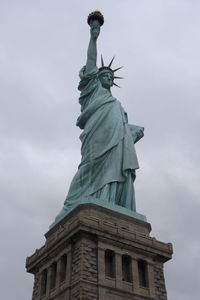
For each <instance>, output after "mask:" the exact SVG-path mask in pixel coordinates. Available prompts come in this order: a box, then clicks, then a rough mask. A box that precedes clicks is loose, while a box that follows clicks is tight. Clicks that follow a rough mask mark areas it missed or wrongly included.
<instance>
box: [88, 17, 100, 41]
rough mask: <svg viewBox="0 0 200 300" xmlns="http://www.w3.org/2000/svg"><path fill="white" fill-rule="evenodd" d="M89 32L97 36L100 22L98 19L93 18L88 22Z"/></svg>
mask: <svg viewBox="0 0 200 300" xmlns="http://www.w3.org/2000/svg"><path fill="white" fill-rule="evenodd" d="M90 27H91V32H92V35H93V37H96V38H97V37H98V36H99V33H100V24H99V21H97V20H93V21H91V22H90Z"/></svg>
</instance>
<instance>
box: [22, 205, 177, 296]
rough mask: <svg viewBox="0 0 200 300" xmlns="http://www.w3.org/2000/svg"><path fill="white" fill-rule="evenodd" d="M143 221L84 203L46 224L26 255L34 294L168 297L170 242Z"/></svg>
mask: <svg viewBox="0 0 200 300" xmlns="http://www.w3.org/2000/svg"><path fill="white" fill-rule="evenodd" d="M150 231H151V226H150V224H149V223H147V222H145V221H140V220H138V219H135V218H133V217H130V216H127V215H124V214H122V213H118V212H116V211H112V210H110V209H107V208H104V207H100V206H98V205H95V204H82V205H79V206H78V207H76V208H75V209H74V210H73V211H72V212H71V213H70V214H69V215H67V216H66V217H65V218H64V219H63V220H61V221H60V222H59V223H58V224H57V225H56V226H54V227H53V228H52V229H51V230H49V231H48V232H47V233H46V235H45V237H46V242H45V245H44V246H43V247H42V248H40V249H37V250H36V251H35V253H34V254H33V255H32V256H30V257H28V258H27V261H26V268H27V271H28V272H29V273H32V274H34V287H33V294H32V300H79V299H80V300H122V299H123V300H126V299H127V300H130V299H134V300H144V299H149V300H150V299H151V300H166V299H167V292H166V288H165V279H164V273H163V265H164V263H165V262H166V261H168V260H170V259H171V257H172V245H171V244H170V243H162V242H160V241H158V240H156V239H155V238H152V237H150Z"/></svg>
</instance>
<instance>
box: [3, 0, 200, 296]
mask: <svg viewBox="0 0 200 300" xmlns="http://www.w3.org/2000/svg"><path fill="white" fill-rule="evenodd" d="M95 8H100V9H102V11H103V13H104V15H105V20H106V22H105V25H104V26H103V28H102V32H101V36H100V39H99V43H98V52H99V54H101V53H102V54H103V55H104V57H105V61H106V62H107V61H109V60H110V59H111V57H112V56H113V55H114V54H115V55H116V59H115V65H116V66H119V65H124V69H122V70H121V71H120V75H121V76H123V77H125V80H123V81H121V82H120V85H121V87H122V88H121V89H118V90H117V89H113V95H114V96H116V97H117V98H118V99H119V100H120V101H121V102H122V104H123V106H124V107H125V109H126V110H127V112H128V115H129V121H130V123H134V124H138V125H142V126H144V127H145V138H144V139H143V140H142V141H141V142H140V143H138V145H137V153H138V157H139V161H140V170H139V171H138V173H137V180H136V201H137V209H138V211H139V212H141V213H143V214H145V215H146V216H147V218H148V220H149V222H150V223H151V224H152V236H155V237H156V238H158V239H160V240H161V241H165V242H173V245H174V258H173V260H172V261H171V262H168V263H167V264H166V266H165V275H166V284H167V290H168V297H169V299H170V300H177V299H183V300H191V299H198V297H199V291H198V282H199V280H200V272H199V268H198V266H199V264H200V259H199V250H200V241H199V230H198V229H199V227H200V221H199V218H198V216H199V209H200V204H199V194H200V187H199V169H200V164H199V146H200V145H199V138H198V136H199V134H198V128H199V126H200V124H199V123H200V121H199V120H200V108H199V96H200V88H199V79H200V78H199V77H200V74H199V73H200V72H199V70H200V61H199V51H200V42H199V39H198V36H199V26H200V24H199V23H200V21H199V15H198V12H199V8H200V4H199V3H198V1H195V0H190V1H189V0H181V1H180V0H173V1H171V0H170V1H164V2H163V1H158V0H151V1H148V0H144V1H133V0H127V1H118V2H117V3H116V1H114V0H110V1H109V2H108V1H105V0H102V1H97V0H95V1H91V0H85V1H78V0H76V1H73V4H72V2H71V1H68V3H66V1H64V0H59V1H56V2H55V1H51V0H50V1H46V0H42V1H37V0H36V1H22V0H20V1H11V0H8V1H2V2H1V4H0V19H1V23H2V26H0V35H1V41H0V103H1V109H0V144H1V148H0V195H1V199H2V205H1V224H2V226H1V228H0V233H1V237H2V239H3V240H2V243H1V245H2V246H1V258H0V263H1V275H0V276H1V278H0V281H1V284H2V288H1V291H0V296H1V298H2V299H4V300H8V299H13V297H14V298H15V299H21V300H27V299H30V298H31V293H32V285H33V277H32V276H31V275H29V274H26V273H25V267H24V264H25V258H26V256H27V255H30V254H32V252H33V251H34V250H35V248H39V247H40V246H41V245H42V244H43V243H44V237H43V235H44V233H45V232H46V231H47V230H48V226H49V224H51V223H52V221H53V219H54V218H55V216H56V214H57V212H58V211H59V210H60V209H61V207H62V205H63V202H64V198H65V196H66V193H67V191H68V188H69V184H70V182H71V179H72V177H73V175H74V173H75V172H76V169H77V166H78V164H79V161H80V142H79V134H80V130H79V129H78V128H77V127H76V126H75V122H76V118H77V117H78V115H79V112H80V108H79V104H78V96H79V94H78V91H77V83H78V71H79V69H80V68H81V66H82V65H83V64H84V63H85V61H86V51H87V43H88V38H89V32H88V26H87V24H86V17H87V15H88V13H89V12H90V11H91V10H93V9H95ZM11 286H12V289H11V288H10V287H11Z"/></svg>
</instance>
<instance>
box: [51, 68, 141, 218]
mask: <svg viewBox="0 0 200 300" xmlns="http://www.w3.org/2000/svg"><path fill="white" fill-rule="evenodd" d="M98 72H99V70H98V68H96V67H95V68H94V69H93V70H92V71H91V72H90V73H86V68H85V67H83V68H82V69H81V71H80V74H79V75H80V83H79V86H78V89H79V90H80V92H81V94H80V98H79V103H80V105H81V114H80V116H79V117H78V119H77V123H76V125H77V126H79V127H80V128H81V129H83V132H82V133H81V135H80V140H81V142H82V147H81V157H82V159H81V163H80V165H79V167H78V171H77V173H76V174H75V176H74V178H73V180H72V182H71V185H70V188H69V192H68V195H67V197H66V200H65V202H64V207H63V209H62V211H61V212H60V214H59V215H58V216H57V217H56V220H58V219H61V216H63V215H65V214H66V213H67V211H69V210H71V209H72V208H73V207H74V206H76V205H77V203H78V202H79V201H80V200H81V199H82V198H84V197H86V198H87V197H90V196H91V197H95V198H98V199H100V200H102V201H109V202H112V203H115V204H117V205H121V206H123V207H126V208H128V209H131V210H135V197H134V188H133V181H134V180H135V170H136V169H138V168H139V165H138V160H137V156H136V152H135V146H134V143H135V142H136V141H137V140H138V137H137V131H138V129H139V128H141V127H138V126H135V125H130V124H128V120H127V114H126V112H125V111H124V109H123V107H122V105H121V103H120V102H119V101H118V100H117V99H116V98H114V97H113V96H112V94H111V93H110V92H109V91H108V90H107V89H105V88H103V87H102V85H101V82H100V80H99V78H98Z"/></svg>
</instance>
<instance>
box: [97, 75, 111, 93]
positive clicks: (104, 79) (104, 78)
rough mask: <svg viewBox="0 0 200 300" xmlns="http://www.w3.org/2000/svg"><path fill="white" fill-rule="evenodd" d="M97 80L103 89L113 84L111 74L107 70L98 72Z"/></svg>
mask: <svg viewBox="0 0 200 300" xmlns="http://www.w3.org/2000/svg"><path fill="white" fill-rule="evenodd" d="M99 80H100V81H101V84H102V86H103V87H104V88H105V89H108V90H109V89H110V88H111V86H113V74H112V73H111V72H109V71H107V72H106V71H104V72H103V73H100V74H99Z"/></svg>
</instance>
